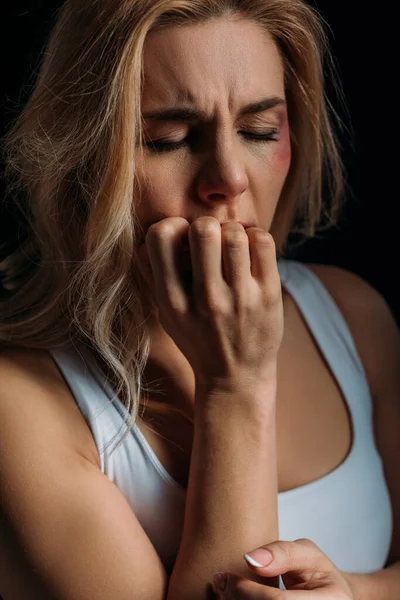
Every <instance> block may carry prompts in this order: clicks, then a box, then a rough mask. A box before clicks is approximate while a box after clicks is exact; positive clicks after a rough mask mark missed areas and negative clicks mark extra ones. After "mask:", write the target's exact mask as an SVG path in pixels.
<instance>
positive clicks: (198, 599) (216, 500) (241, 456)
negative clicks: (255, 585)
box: [168, 384, 279, 600]
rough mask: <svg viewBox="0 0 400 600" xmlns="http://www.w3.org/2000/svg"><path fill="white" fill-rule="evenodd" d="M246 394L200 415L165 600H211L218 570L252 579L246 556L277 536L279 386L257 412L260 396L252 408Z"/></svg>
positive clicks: (267, 394) (222, 400)
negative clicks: (177, 544) (277, 405)
mask: <svg viewBox="0 0 400 600" xmlns="http://www.w3.org/2000/svg"><path fill="white" fill-rule="evenodd" d="M249 393H250V392H248V393H247V394H244V393H243V392H241V393H240V394H236V395H235V397H232V396H231V397H229V395H225V396H220V397H219V398H218V401H217V402H213V403H210V404H209V405H207V409H205V410H202V411H199V412H198V413H196V417H195V429H194V439H193V447H192V456H191V464H190V471H189V480H188V489H187V498H186V510H185V519H184V526H183V533H182V538H181V544H180V548H179V551H178V554H177V558H176V561H175V565H174V568H173V571H172V574H171V578H170V588H169V594H168V600H206V599H207V598H213V597H214V596H213V594H212V593H211V592H212V590H211V588H210V584H211V582H212V580H213V575H214V574H215V573H216V572H217V571H233V572H235V573H238V574H243V575H245V576H246V577H249V572H248V568H247V566H246V564H245V561H244V560H243V558H242V555H243V554H244V553H245V552H247V551H248V550H249V548H256V547H257V546H258V545H262V544H266V543H268V542H269V541H274V540H276V539H278V537H279V536H278V507H277V501H278V500H277V499H278V484H277V460H276V423H275V415H276V409H275V395H276V387H275V384H274V385H273V386H271V388H270V389H269V390H264V392H263V394H262V399H260V403H259V406H260V407H262V408H259V409H257V401H255V402H254V407H252V408H250V409H249V399H248V394H249ZM198 401H200V402H203V399H196V402H198ZM252 578H253V579H254V580H255V581H257V580H258V579H257V577H256V576H255V575H254V576H253V577H252ZM263 582H264V583H265V579H264V580H263ZM271 583H272V582H270V584H271ZM275 583H276V582H275Z"/></svg>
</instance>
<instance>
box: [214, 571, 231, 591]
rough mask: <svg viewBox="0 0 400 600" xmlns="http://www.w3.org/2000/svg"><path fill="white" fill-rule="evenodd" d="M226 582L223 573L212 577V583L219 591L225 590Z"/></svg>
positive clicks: (226, 579)
mask: <svg viewBox="0 0 400 600" xmlns="http://www.w3.org/2000/svg"><path fill="white" fill-rule="evenodd" d="M227 581H228V578H227V576H226V575H225V573H216V574H215V575H214V583H215V585H216V586H217V588H218V589H219V590H222V591H223V590H224V589H225V588H226V582H227Z"/></svg>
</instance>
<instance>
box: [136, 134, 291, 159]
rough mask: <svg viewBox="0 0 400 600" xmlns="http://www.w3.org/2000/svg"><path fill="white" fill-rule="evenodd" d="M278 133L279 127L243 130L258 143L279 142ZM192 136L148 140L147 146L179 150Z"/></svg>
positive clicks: (152, 148) (164, 150)
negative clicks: (179, 139)
mask: <svg viewBox="0 0 400 600" xmlns="http://www.w3.org/2000/svg"><path fill="white" fill-rule="evenodd" d="M277 134H278V129H271V130H270V131H269V132H268V133H248V132H245V131H242V135H243V136H244V137H245V138H246V139H249V141H251V142H256V143H259V144H260V143H261V144H262V143H264V144H265V143H268V142H278V141H279V140H278V139H277V138H276V137H274V136H276V135H277ZM189 137H190V136H187V137H185V138H184V139H183V140H181V141H180V142H162V141H160V142H146V144H145V146H146V147H147V148H149V149H150V150H151V151H153V152H160V153H161V152H172V151H173V150H179V149H180V148H183V147H184V146H186V145H187V144H188V140H189Z"/></svg>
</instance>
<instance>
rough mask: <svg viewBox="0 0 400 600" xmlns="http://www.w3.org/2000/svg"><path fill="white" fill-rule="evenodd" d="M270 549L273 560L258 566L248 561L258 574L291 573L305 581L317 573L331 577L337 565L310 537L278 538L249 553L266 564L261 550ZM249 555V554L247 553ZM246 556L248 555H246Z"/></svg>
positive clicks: (271, 575)
mask: <svg viewBox="0 0 400 600" xmlns="http://www.w3.org/2000/svg"><path fill="white" fill-rule="evenodd" d="M262 549H265V550H268V551H269V552H270V553H271V555H272V561H271V562H270V563H269V564H268V565H267V566H263V567H257V566H256V565H255V564H251V563H250V561H248V564H249V566H250V567H251V569H252V570H253V571H254V572H255V573H257V574H258V575H261V576H264V577H274V576H277V575H283V574H286V573H288V574H290V575H291V576H293V577H295V578H296V579H299V580H301V581H303V582H307V581H308V580H310V579H311V578H313V577H315V576H316V574H318V575H320V576H321V577H322V576H323V575H324V574H329V575H330V579H331V576H332V573H333V572H336V567H335V565H334V564H333V563H332V561H331V560H330V559H329V558H328V557H327V556H326V554H324V553H323V552H322V550H321V549H320V548H318V546H317V545H316V544H314V542H312V541H311V540H308V539H304V538H301V539H298V540H295V541H294V542H287V541H282V540H278V541H276V542H272V543H271V544H267V545H266V546H262V548H258V549H257V550H256V551H255V552H254V554H253V552H252V553H249V554H250V557H251V558H254V560H255V561H256V562H258V563H259V564H266V560H265V561H263V558H262V552H259V550H262ZM247 556H248V555H247ZM245 557H246V555H245Z"/></svg>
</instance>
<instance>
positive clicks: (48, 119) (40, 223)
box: [0, 0, 344, 443]
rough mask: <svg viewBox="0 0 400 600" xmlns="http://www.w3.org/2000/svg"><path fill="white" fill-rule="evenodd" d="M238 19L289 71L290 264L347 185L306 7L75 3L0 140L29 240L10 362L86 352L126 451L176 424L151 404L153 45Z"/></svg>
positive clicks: (227, 2)
mask: <svg viewBox="0 0 400 600" xmlns="http://www.w3.org/2000/svg"><path fill="white" fill-rule="evenodd" d="M231 17H234V18H235V17H238V18H247V19H250V20H252V21H254V22H256V23H258V24H259V25H260V27H262V28H263V30H265V31H266V32H268V33H269V35H270V36H272V38H273V39H274V41H275V43H276V45H277V47H278V49H279V51H280V54H281V57H282V60H283V64H284V71H285V86H286V95H287V103H288V111H289V121H290V125H291V143H292V163H291V168H290V171H289V174H288V177H287V180H286V182H285V186H284V189H283V191H282V195H281V198H280V201H279V204H278V208H277V211H276V215H275V217H274V221H273V224H272V228H271V233H272V235H273V236H274V238H275V242H276V247H277V250H278V256H280V257H281V256H283V253H284V251H285V249H286V246H287V240H288V237H289V234H290V233H293V232H294V231H295V232H297V233H300V234H301V235H302V237H303V238H304V239H306V238H307V237H311V236H313V235H314V234H315V232H316V230H317V227H318V226H319V227H326V225H327V224H328V225H329V224H330V223H334V222H335V221H336V219H337V215H338V211H339V207H340V205H341V198H342V196H343V185H344V183H343V182H344V178H343V167H342V163H341V160H340V157H339V152H338V142H337V139H336V137H335V132H334V129H333V127H332V125H331V118H332V117H334V118H336V119H337V115H336V113H335V112H334V111H333V110H332V109H331V110H330V107H329V105H328V103H327V100H326V98H325V93H324V81H323V79H324V77H323V73H324V65H328V68H330V70H331V73H332V74H333V75H334V67H333V66H332V65H333V63H332V57H331V54H330V52H329V48H328V41H327V35H326V32H325V28H324V25H323V22H322V20H321V18H320V17H319V15H318V13H317V12H316V11H314V10H313V9H312V8H310V7H309V6H308V5H307V4H306V3H305V2H303V1H302V0H135V1H134V2H133V1H132V0H113V2H110V0H86V1H85V2H81V0H67V1H66V2H65V4H64V5H63V7H62V8H61V10H60V11H59V14H58V17H57V21H56V24H55V26H54V29H53V31H52V33H51V36H50V39H49V41H48V44H47V47H46V49H45V52H44V54H43V59H42V64H41V68H40V72H39V76H38V79H37V82H36V85H35V87H34V89H33V92H32V95H31V97H30V99H29V101H28V102H27V104H26V106H25V108H24V109H23V111H22V113H21V114H20V116H19V117H18V119H17V120H16V121H15V123H14V124H13V126H12V128H11V129H10V131H9V132H8V134H7V135H6V137H5V138H4V143H3V148H4V156H5V162H6V177H7V180H8V194H9V195H10V196H11V197H12V202H13V203H15V206H17V207H18V208H19V210H20V213H21V215H23V218H24V219H25V222H26V224H27V226H28V235H27V238H26V240H24V242H23V243H21V244H20V246H19V248H18V249H17V250H15V251H14V252H12V253H11V254H10V255H9V256H7V258H6V259H4V260H3V261H2V262H1V263H0V269H1V271H2V272H3V288H4V290H5V292H6V293H5V294H3V296H2V297H1V298H0V317H1V320H0V349H4V348H10V347H11V348H12V347H25V348H35V349H47V350H48V349H55V348H60V347H63V346H65V345H68V344H70V343H71V342H72V343H73V342H74V341H75V340H76V341H79V342H81V343H83V344H85V345H86V346H88V347H89V348H90V349H91V351H92V352H93V355H94V356H95V358H96V359H97V360H98V363H99V365H101V368H102V370H103V372H104V374H105V375H106V376H107V378H109V379H110V380H111V382H112V384H113V390H114V392H115V394H116V395H117V396H119V398H120V399H121V400H122V402H123V404H124V405H125V407H126V408H127V409H128V413H129V416H130V418H129V420H128V422H127V429H126V432H125V434H124V435H123V437H122V438H121V440H120V442H119V443H122V441H123V440H124V439H125V437H126V435H127V434H128V432H129V430H130V428H131V426H132V424H133V423H134V422H136V420H137V418H138V416H142V414H143V412H144V409H145V408H146V410H148V411H149V410H154V411H161V412H164V413H167V412H170V411H171V410H172V407H170V406H168V405H166V404H164V403H158V402H154V401H152V402H151V403H148V402H146V401H145V400H143V398H145V396H144V392H146V393H148V392H149V391H152V388H150V387H147V386H146V382H145V381H144V369H145V366H146V363H147V361H148V357H149V352H150V348H151V340H150V335H149V329H148V324H147V318H148V316H149V315H148V313H147V312H146V308H145V306H144V304H143V296H142V292H143V288H142V280H141V278H140V276H138V269H137V254H136V251H137V250H136V249H137V245H138V240H139V239H140V238H141V236H142V234H143V231H142V229H141V226H140V223H139V222H138V219H137V216H136V213H135V198H139V197H140V186H139V185H138V182H137V179H136V177H135V164H136V162H137V160H138V157H139V153H140V152H141V148H140V143H139V144H138V142H139V141H140V140H142V119H141V105H140V98H141V90H142V82H143V49H144V44H145V41H146V37H147V35H148V34H149V33H151V32H155V31H158V30H160V29H161V28H165V27H170V26H185V25H189V24H194V23H201V22H205V21H207V20H209V19H216V18H231ZM323 190H324V191H325V190H326V197H325V198H324V201H323V198H322V196H323V194H322V191H323ZM132 198H133V199H134V201H133V202H132ZM324 221H325V223H324ZM141 410H142V412H140V411H141ZM176 410H177V411H178V412H180V411H179V410H178V409H176ZM185 418H187V419H188V420H191V419H190V418H189V417H185Z"/></svg>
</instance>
